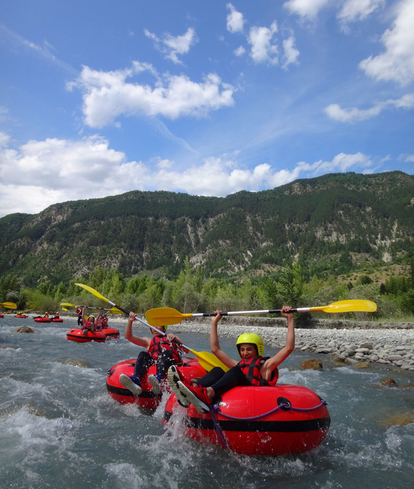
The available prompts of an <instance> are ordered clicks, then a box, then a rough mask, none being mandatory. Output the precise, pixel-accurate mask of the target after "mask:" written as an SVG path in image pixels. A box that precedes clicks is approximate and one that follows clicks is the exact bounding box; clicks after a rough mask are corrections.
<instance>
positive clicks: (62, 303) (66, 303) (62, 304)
mask: <svg viewBox="0 0 414 489" xmlns="http://www.w3.org/2000/svg"><path fill="white" fill-rule="evenodd" d="M60 305H61V306H66V307H76V306H75V305H74V304H71V303H70V302H61V303H60Z"/></svg>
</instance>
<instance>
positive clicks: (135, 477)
mask: <svg viewBox="0 0 414 489" xmlns="http://www.w3.org/2000/svg"><path fill="white" fill-rule="evenodd" d="M74 324H75V322H74V321H73V320H70V321H69V320H65V321H64V322H63V323H57V324H37V323H35V322H34V321H33V319H17V318H14V317H8V316H6V317H5V318H2V319H0V433H1V436H0V487H1V488H2V489H3V488H19V489H21V488H33V489H42V488H62V489H66V488H68V489H72V488H73V489H83V488H102V489H112V488H114V489H118V488H119V489H121V488H122V489H135V488H159V487H163V488H167V489H169V488H171V489H181V488H189V489H198V488H200V489H207V488H212V489H213V488H214V489H217V488H243V489H258V488H276V487H277V488H278V489H285V488H292V489H293V488H298V489H307V488H322V489H339V488H344V489H352V488H358V489H361V487H363V488H373V489H374V488H375V489H385V488H392V489H398V488H404V489H406V488H408V487H412V484H413V481H414V424H413V423H411V424H406V425H405V426H399V425H393V426H390V424H392V419H393V417H394V416H403V415H405V414H406V413H413V409H414V389H413V388H410V387H408V386H410V385H414V373H413V372H402V371H400V372H396V371H390V370H387V369H386V368H383V367H379V366H378V367H375V366H374V367H372V368H370V369H367V370H359V369H356V368H354V367H342V368H335V367H334V365H333V364H332V367H330V366H329V364H328V365H327V366H325V368H324V369H323V370H322V371H310V370H306V371H302V370H301V369H300V367H299V363H300V361H301V360H303V359H305V358H309V357H313V358H314V357H318V355H315V354H308V353H302V352H294V353H293V354H292V355H291V356H290V357H289V358H288V359H287V360H286V362H285V363H284V364H283V368H281V370H280V379H279V382H282V383H290V384H297V385H303V386H306V387H308V388H310V389H312V390H314V391H315V392H316V393H318V394H319V395H320V396H321V397H322V398H323V399H325V400H326V401H327V402H328V409H329V412H330V416H331V427H330V430H329V433H328V435H327V437H326V438H325V440H324V442H323V443H322V445H320V446H319V447H318V448H316V449H314V450H313V451H311V452H308V453H305V454H302V455H291V456H284V457H276V458H272V457H255V458H253V457H247V456H240V455H235V454H233V453H230V452H228V451H225V450H224V449H222V448H218V447H215V446H210V445H203V444H199V443H197V442H196V441H193V440H189V439H188V438H186V437H184V436H183V434H182V431H181V427H180V425H179V424H178V425H173V426H170V427H164V426H163V424H162V422H161V419H162V416H163V404H165V401H166V399H163V404H161V406H160V407H159V408H158V409H157V411H156V412H155V413H150V412H143V411H142V410H140V409H139V408H137V407H136V406H134V405H127V406H123V405H121V404H119V403H117V402H116V401H114V400H113V399H112V398H111V397H110V396H109V395H108V393H107V391H106V385H105V381H106V374H107V371H108V369H109V368H110V367H112V366H113V365H115V364H116V363H118V362H120V361H122V360H127V359H130V358H134V357H136V356H137V353H138V352H139V351H140V349H139V348H138V347H136V346H134V345H132V344H131V343H129V342H128V341H126V340H125V339H124V338H123V337H121V339H119V340H111V341H107V342H106V343H86V344H78V343H74V342H72V341H67V340H66V332H67V331H68V330H69V329H70V328H71V327H73V326H74ZM125 324H126V322H125ZM125 324H123V325H121V326H120V327H119V329H120V330H121V333H122V335H123V332H124V329H125ZM22 325H27V326H30V327H32V328H33V329H34V330H35V334H18V333H16V332H15V331H16V329H17V328H18V327H19V326H22ZM137 334H142V335H143V336H148V335H149V334H148V330H145V327H142V331H141V329H139V330H138V332H137ZM180 337H181V339H182V340H183V341H184V342H185V343H186V344H187V345H189V346H191V347H192V348H193V349H195V350H198V351H203V350H207V351H208V350H209V340H208V335H205V334H196V333H185V334H184V333H183V334H181V333H180ZM222 347H223V349H225V350H226V351H227V352H228V353H229V354H231V355H232V356H233V358H235V356H234V355H235V348H234V340H231V339H223V340H222ZM266 353H267V354H273V353H274V350H270V349H267V350H266ZM319 357H320V358H323V359H324V360H326V358H327V357H326V356H323V355H319ZM67 360H79V361H81V362H84V364H85V366H84V367H79V366H73V365H70V364H66V363H65V362H66V361H67ZM386 377H392V378H393V379H394V380H395V381H396V382H397V384H398V386H399V387H398V388H389V387H388V388H381V387H380V386H379V382H380V381H381V380H382V379H384V378H386ZM390 420H391V421H390Z"/></svg>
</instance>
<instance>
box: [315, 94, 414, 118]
mask: <svg viewBox="0 0 414 489" xmlns="http://www.w3.org/2000/svg"><path fill="white" fill-rule="evenodd" d="M392 107H394V108H396V109H412V108H414V93H411V94H407V95H404V96H403V97H401V98H400V99H398V100H387V101H385V102H378V103H377V104H375V105H374V106H372V107H371V108H369V109H365V110H361V109H357V108H356V107H354V108H351V109H342V108H341V107H340V106H339V105H338V104H331V105H328V107H326V108H325V113H326V114H327V115H328V116H329V117H330V118H331V119H334V120H336V121H339V122H354V121H363V120H366V119H370V118H372V117H375V116H377V115H378V114H380V113H381V112H382V111H383V110H385V109H389V108H392Z"/></svg>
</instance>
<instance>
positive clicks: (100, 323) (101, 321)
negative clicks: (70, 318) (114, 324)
mask: <svg viewBox="0 0 414 489" xmlns="http://www.w3.org/2000/svg"><path fill="white" fill-rule="evenodd" d="M102 326H103V319H102V316H99V318H98V320H97V321H96V329H97V330H98V331H100V330H101V329H102Z"/></svg>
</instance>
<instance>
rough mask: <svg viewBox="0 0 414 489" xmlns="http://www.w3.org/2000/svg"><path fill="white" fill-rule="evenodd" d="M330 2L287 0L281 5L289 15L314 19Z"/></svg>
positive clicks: (322, 0) (323, 0)
mask: <svg viewBox="0 0 414 489" xmlns="http://www.w3.org/2000/svg"><path fill="white" fill-rule="evenodd" d="M331 1H332V0H288V1H287V2H285V3H284V4H283V6H284V7H285V8H287V9H288V10H289V11H290V13H292V14H297V15H299V16H300V17H303V18H314V17H316V16H317V15H318V13H319V11H320V10H321V9H323V8H324V7H325V6H326V5H327V4H328V3H330V2H331Z"/></svg>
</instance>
